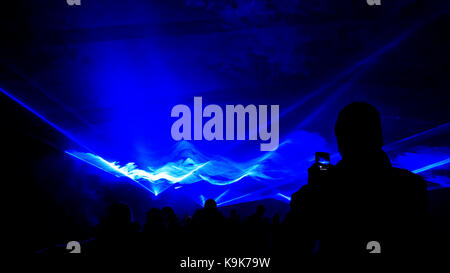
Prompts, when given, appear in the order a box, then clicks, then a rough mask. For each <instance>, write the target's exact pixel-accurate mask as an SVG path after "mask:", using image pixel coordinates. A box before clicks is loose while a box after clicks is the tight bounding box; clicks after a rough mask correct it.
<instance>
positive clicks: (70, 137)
mask: <svg viewBox="0 0 450 273" xmlns="http://www.w3.org/2000/svg"><path fill="white" fill-rule="evenodd" d="M0 92H2V93H3V94H5V95H6V96H7V97H9V98H10V99H11V100H13V101H14V102H16V103H17V104H19V105H20V106H22V107H23V108H25V109H26V110H28V111H29V112H30V113H32V114H33V115H35V116H36V117H38V118H39V119H41V120H42V121H44V122H45V123H47V124H48V125H50V126H51V127H53V128H54V129H56V130H57V131H58V132H60V133H61V134H63V135H64V136H66V137H67V138H68V139H70V140H72V141H73V142H75V143H76V144H78V145H79V146H81V147H83V148H85V149H86V150H88V151H91V152H92V150H91V149H89V148H88V147H86V146H85V145H84V144H82V142H81V141H79V140H78V139H77V138H75V137H74V136H72V135H71V134H70V133H69V132H67V131H66V130H64V129H62V128H61V127H59V126H58V125H56V124H55V123H53V122H51V121H50V120H48V119H47V118H46V117H44V116H43V115H41V114H39V113H38V112H36V111H34V110H33V109H32V108H31V107H29V106H28V105H26V104H25V103H23V102H22V101H20V100H19V99H18V98H16V97H15V96H13V95H12V94H10V93H8V92H6V91H5V90H4V89H3V88H1V87H0Z"/></svg>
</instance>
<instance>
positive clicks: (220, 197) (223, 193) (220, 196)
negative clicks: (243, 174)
mask: <svg viewBox="0 0 450 273" xmlns="http://www.w3.org/2000/svg"><path fill="white" fill-rule="evenodd" d="M229 191H230V189H228V190H226V191H224V192H222V193H221V194H220V195H219V196H217V197H216V198H214V200H215V201H216V203H217V202H219V200H220V199H222V197H224V195H225V194H227V193H228V192H229Z"/></svg>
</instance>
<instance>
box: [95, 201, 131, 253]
mask: <svg viewBox="0 0 450 273" xmlns="http://www.w3.org/2000/svg"><path fill="white" fill-rule="evenodd" d="M138 234H139V224H137V223H135V222H134V220H133V215H132V212H131V209H130V208H129V207H128V205H126V204H124V203H113V204H112V205H111V206H110V207H109V211H108V215H107V217H106V218H105V219H103V220H102V221H100V223H99V224H98V226H97V227H96V234H95V246H96V249H95V251H96V252H97V254H100V255H124V254H133V253H134V252H135V251H136V250H137V247H136V244H137V239H138Z"/></svg>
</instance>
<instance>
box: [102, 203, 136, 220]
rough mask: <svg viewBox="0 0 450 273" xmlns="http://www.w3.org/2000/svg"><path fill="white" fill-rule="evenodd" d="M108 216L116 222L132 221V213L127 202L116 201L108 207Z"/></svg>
mask: <svg viewBox="0 0 450 273" xmlns="http://www.w3.org/2000/svg"><path fill="white" fill-rule="evenodd" d="M108 218H109V219H110V220H112V221H114V222H117V223H129V222H132V221H133V214H132V212H131V208H130V207H129V206H128V205H127V204H125V203H122V202H116V203H113V204H111V206H110V207H109V212H108Z"/></svg>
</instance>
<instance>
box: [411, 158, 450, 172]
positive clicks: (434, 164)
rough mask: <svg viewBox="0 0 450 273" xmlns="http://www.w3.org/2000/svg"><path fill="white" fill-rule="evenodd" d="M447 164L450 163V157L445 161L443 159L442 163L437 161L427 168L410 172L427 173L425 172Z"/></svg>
mask: <svg viewBox="0 0 450 273" xmlns="http://www.w3.org/2000/svg"><path fill="white" fill-rule="evenodd" d="M449 162H450V157H449V158H447V159H444V160H442V161H439V162H436V163H433V164H430V165H427V166H425V167H422V168H420V169H417V170H414V171H412V172H413V173H421V172H424V171H427V170H430V169H433V168H436V167H439V166H442V165H445V164H448V163H449Z"/></svg>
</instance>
